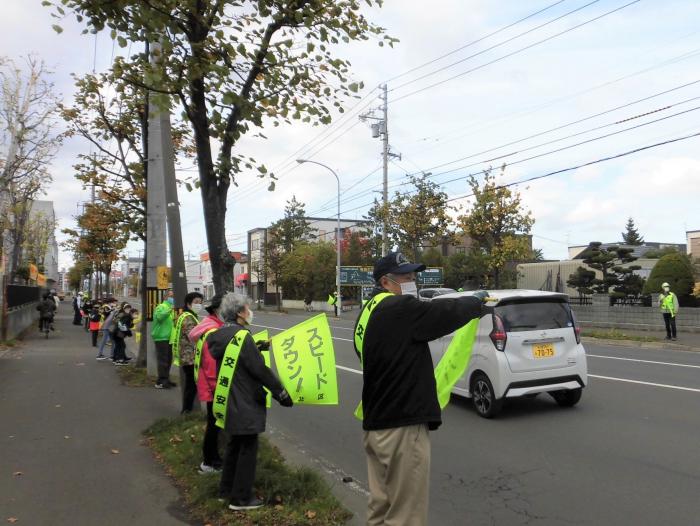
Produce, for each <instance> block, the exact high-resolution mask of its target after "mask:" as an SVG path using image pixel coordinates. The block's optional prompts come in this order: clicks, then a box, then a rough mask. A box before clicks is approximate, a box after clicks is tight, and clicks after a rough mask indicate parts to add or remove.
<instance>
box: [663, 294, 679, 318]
mask: <svg viewBox="0 0 700 526" xmlns="http://www.w3.org/2000/svg"><path fill="white" fill-rule="evenodd" d="M675 302H676V295H675V294H674V293H673V292H669V293H668V294H666V295H665V296H664V295H663V294H662V299H661V311H662V312H668V313H670V314H671V316H675V315H676V305H675Z"/></svg>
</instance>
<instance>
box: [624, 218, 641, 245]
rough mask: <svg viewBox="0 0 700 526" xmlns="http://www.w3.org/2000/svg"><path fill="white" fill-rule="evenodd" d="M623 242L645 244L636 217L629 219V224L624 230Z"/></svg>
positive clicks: (626, 243)
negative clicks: (636, 224)
mask: <svg viewBox="0 0 700 526" xmlns="http://www.w3.org/2000/svg"><path fill="white" fill-rule="evenodd" d="M622 242H623V244H625V245H635V246H636V245H643V244H644V238H643V237H642V236H640V235H639V232H638V231H637V228H636V226H635V225H634V219H632V218H631V217H630V218H629V219H627V224H626V225H625V231H624V232H622Z"/></svg>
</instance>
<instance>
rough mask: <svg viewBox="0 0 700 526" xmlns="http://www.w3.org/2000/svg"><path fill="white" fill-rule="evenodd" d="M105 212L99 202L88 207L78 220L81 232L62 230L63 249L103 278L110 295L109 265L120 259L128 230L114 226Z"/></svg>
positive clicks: (126, 240) (127, 238) (110, 269)
mask: <svg viewBox="0 0 700 526" xmlns="http://www.w3.org/2000/svg"><path fill="white" fill-rule="evenodd" d="M108 210H109V209H105V208H104V207H102V206H101V205H100V203H99V202H98V203H95V204H92V203H91V204H88V205H86V206H85V210H84V212H83V213H82V214H81V215H80V216H78V218H77V219H78V227H79V228H80V229H81V230H80V231H77V230H73V229H69V228H65V229H63V232H64V233H65V234H68V236H69V238H68V240H67V241H65V242H64V246H65V247H66V248H68V249H70V250H71V251H72V252H73V255H74V256H75V258H76V260H77V261H86V262H89V264H91V268H94V269H95V270H97V271H98V272H99V273H104V274H105V275H106V277H107V280H106V285H107V290H106V292H107V293H109V292H110V290H109V276H110V274H111V272H112V264H113V263H114V262H115V261H117V260H118V259H119V255H120V252H121V251H122V250H124V248H125V247H126V244H127V242H128V240H129V232H128V231H126V230H118V229H116V228H115V227H114V222H113V220H112V218H111V217H110V216H109V215H108V214H107V213H106V212H107V211H108ZM98 293H99V287H98Z"/></svg>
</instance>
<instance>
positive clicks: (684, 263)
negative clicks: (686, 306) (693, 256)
mask: <svg viewBox="0 0 700 526" xmlns="http://www.w3.org/2000/svg"><path fill="white" fill-rule="evenodd" d="M664 282H668V284H669V285H671V290H672V291H673V292H674V293H675V294H676V295H677V296H678V297H679V298H680V297H685V296H690V294H691V292H692V290H693V285H694V283H695V280H694V279H693V267H692V265H691V264H690V259H689V258H688V256H686V255H684V254H679V253H675V254H674V253H671V254H666V255H665V256H663V257H662V258H661V259H659V262H658V263H657V264H656V265H655V266H654V268H653V269H652V270H651V274H650V275H649V279H648V280H647V282H646V284H645V285H644V293H645V294H654V293H659V292H661V284H662V283H664Z"/></svg>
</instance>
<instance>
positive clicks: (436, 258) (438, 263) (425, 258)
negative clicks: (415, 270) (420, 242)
mask: <svg viewBox="0 0 700 526" xmlns="http://www.w3.org/2000/svg"><path fill="white" fill-rule="evenodd" d="M418 261H420V262H421V263H423V265H425V266H426V267H444V266H445V258H443V257H442V254H440V252H438V250H437V249H435V248H432V247H431V248H429V249H428V250H425V251H424V252H423V253H422V254H421V255H420V259H419V260H418Z"/></svg>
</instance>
